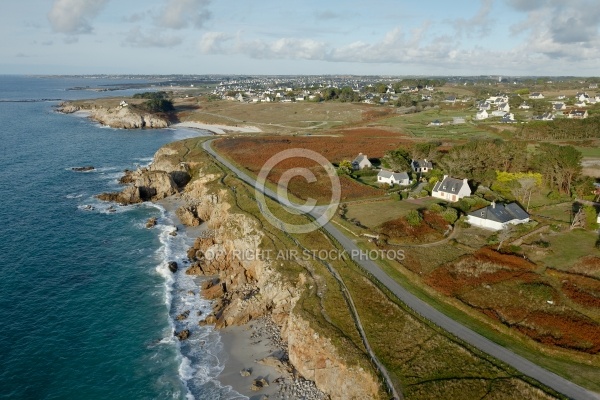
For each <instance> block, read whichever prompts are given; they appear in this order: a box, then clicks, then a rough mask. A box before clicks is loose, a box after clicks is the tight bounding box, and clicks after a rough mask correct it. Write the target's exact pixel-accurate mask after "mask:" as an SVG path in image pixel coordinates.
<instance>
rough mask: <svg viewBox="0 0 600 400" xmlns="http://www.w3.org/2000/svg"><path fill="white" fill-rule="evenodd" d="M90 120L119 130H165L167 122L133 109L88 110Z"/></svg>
mask: <svg viewBox="0 0 600 400" xmlns="http://www.w3.org/2000/svg"><path fill="white" fill-rule="evenodd" d="M90 113H91V114H90V118H91V119H93V120H94V121H97V122H99V123H101V124H102V125H106V126H110V127H111V128H119V129H141V128H166V127H168V126H169V121H168V120H167V119H166V118H165V117H161V116H158V115H153V114H150V113H146V112H142V111H140V110H134V108H133V107H122V108H104V107H96V108H92V109H91V110H90Z"/></svg>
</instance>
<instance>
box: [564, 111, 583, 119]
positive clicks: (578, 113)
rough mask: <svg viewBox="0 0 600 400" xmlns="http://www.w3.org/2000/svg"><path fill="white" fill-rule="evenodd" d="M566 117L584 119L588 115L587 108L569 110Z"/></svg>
mask: <svg viewBox="0 0 600 400" xmlns="http://www.w3.org/2000/svg"><path fill="white" fill-rule="evenodd" d="M568 117H569V118H571V119H586V118H587V117H588V112H587V110H571V111H569V114H568Z"/></svg>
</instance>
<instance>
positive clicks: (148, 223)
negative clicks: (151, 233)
mask: <svg viewBox="0 0 600 400" xmlns="http://www.w3.org/2000/svg"><path fill="white" fill-rule="evenodd" d="M156 223H157V219H156V217H152V218H149V219H148V221H146V228H152V227H155V226H156Z"/></svg>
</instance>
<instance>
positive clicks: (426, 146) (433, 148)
mask: <svg viewBox="0 0 600 400" xmlns="http://www.w3.org/2000/svg"><path fill="white" fill-rule="evenodd" d="M441 145H442V142H440V141H431V142H427V143H417V144H415V145H414V146H413V147H412V149H411V156H412V158H413V159H414V160H423V159H426V160H435V159H436V157H437V155H438V151H439V147H440V146H441Z"/></svg>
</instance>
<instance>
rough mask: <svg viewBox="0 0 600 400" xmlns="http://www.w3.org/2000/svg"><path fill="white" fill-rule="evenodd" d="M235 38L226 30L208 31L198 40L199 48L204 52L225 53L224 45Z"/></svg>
mask: <svg viewBox="0 0 600 400" xmlns="http://www.w3.org/2000/svg"><path fill="white" fill-rule="evenodd" d="M232 38H233V36H232V35H229V34H227V33H224V32H206V33H205V34H203V35H202V38H200V41H199V42H198V49H200V51H201V52H202V53H204V54H223V53H225V52H226V51H227V50H225V49H224V45H225V44H226V43H227V42H228V41H229V40H231V39H232Z"/></svg>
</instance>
